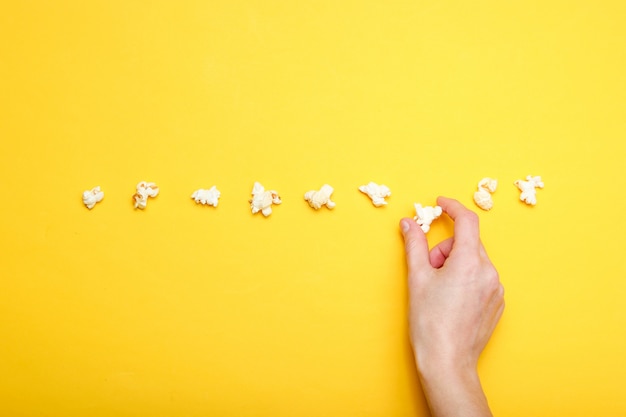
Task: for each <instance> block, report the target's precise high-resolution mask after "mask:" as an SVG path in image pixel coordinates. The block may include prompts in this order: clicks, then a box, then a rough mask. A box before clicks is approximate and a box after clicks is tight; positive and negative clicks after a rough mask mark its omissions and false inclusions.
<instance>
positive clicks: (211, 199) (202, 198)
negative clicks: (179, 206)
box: [191, 185, 220, 207]
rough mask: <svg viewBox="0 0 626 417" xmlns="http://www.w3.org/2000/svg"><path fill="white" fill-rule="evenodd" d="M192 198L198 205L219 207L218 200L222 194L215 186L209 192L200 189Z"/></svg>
mask: <svg viewBox="0 0 626 417" xmlns="http://www.w3.org/2000/svg"><path fill="white" fill-rule="evenodd" d="M191 198H193V199H194V200H195V202H196V203H197V204H206V205H209V206H213V207H217V203H218V201H217V200H218V199H219V198H220V192H219V190H218V189H217V188H216V186H215V185H214V186H213V187H211V188H210V189H208V190H205V189H202V188H200V189H199V190H196V191H194V192H193V194H192V195H191Z"/></svg>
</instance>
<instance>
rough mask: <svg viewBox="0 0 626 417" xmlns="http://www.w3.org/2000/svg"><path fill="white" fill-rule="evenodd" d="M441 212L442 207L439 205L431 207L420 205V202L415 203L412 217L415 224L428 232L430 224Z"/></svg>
mask: <svg viewBox="0 0 626 417" xmlns="http://www.w3.org/2000/svg"><path fill="white" fill-rule="evenodd" d="M441 213H443V209H442V208H441V207H439V206H435V207H431V206H426V207H422V205H421V204H418V203H415V214H416V216H415V217H414V219H415V221H416V222H417V224H419V225H420V227H421V228H422V230H423V231H424V233H428V231H429V230H430V225H431V223H432V222H433V220H435V219H436V218H438V217H439V216H441Z"/></svg>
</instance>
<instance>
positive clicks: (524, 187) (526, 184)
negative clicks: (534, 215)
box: [514, 175, 543, 206]
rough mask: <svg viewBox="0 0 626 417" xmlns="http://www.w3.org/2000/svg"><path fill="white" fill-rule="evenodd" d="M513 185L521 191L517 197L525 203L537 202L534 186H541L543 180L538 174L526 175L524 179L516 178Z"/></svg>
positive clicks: (532, 203) (533, 203)
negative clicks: (534, 175)
mask: <svg viewBox="0 0 626 417" xmlns="http://www.w3.org/2000/svg"><path fill="white" fill-rule="evenodd" d="M514 184H515V186H516V187H517V188H519V189H520V191H521V192H522V193H521V194H520V196H519V199H520V200H522V201H523V202H524V203H526V204H530V205H533V206H534V205H535V204H537V195H536V194H537V190H536V188H543V181H541V177H540V176H536V177H533V176H532V175H527V176H526V181H523V180H517V181H515V182H514Z"/></svg>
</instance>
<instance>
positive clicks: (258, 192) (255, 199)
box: [248, 182, 282, 217]
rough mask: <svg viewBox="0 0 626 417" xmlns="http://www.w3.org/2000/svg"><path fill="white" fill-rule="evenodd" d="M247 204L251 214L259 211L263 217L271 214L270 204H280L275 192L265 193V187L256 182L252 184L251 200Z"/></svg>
mask: <svg viewBox="0 0 626 417" xmlns="http://www.w3.org/2000/svg"><path fill="white" fill-rule="evenodd" d="M248 202H249V203H250V208H251V209H252V214H255V213H258V212H259V211H260V212H261V213H263V215H264V216H265V217H267V216H269V215H270V214H272V204H280V203H282V201H281V199H280V196H279V195H278V192H277V191H275V190H269V191H265V187H263V186H262V185H261V184H260V183H258V182H255V183H254V186H253V187H252V199H251V200H248Z"/></svg>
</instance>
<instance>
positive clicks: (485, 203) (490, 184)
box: [474, 177, 498, 210]
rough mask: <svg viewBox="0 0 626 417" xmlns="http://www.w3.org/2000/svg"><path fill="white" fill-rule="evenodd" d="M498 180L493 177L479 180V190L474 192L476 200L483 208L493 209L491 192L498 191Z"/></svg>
mask: <svg viewBox="0 0 626 417" xmlns="http://www.w3.org/2000/svg"><path fill="white" fill-rule="evenodd" d="M497 187H498V180H495V179H493V178H489V177H487V178H483V179H482V180H480V181H479V182H478V191H476V192H475V193H474V202H475V203H476V205H477V206H478V207H480V208H481V209H483V210H491V208H492V207H493V199H492V198H491V193H493V192H495V191H496V188H497Z"/></svg>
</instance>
